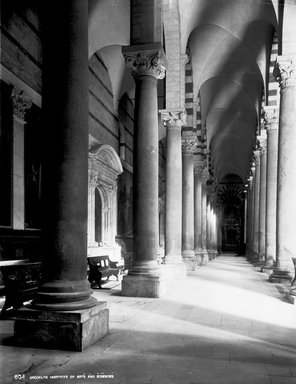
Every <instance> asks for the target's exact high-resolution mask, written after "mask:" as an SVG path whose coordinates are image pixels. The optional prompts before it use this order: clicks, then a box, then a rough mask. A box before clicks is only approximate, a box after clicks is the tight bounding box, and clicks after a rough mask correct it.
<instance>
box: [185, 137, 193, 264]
mask: <svg viewBox="0 0 296 384" xmlns="http://www.w3.org/2000/svg"><path fill="white" fill-rule="evenodd" d="M195 147H196V139H195V138H192V139H189V138H184V139H183V140H182V153H183V162H182V165H183V168H182V175H183V180H182V187H183V188H182V258H183V261H184V263H185V264H186V266H187V270H189V271H194V270H195V269H196V258H195V252H194V166H193V151H194V148H195Z"/></svg>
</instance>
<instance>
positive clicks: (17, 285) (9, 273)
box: [0, 260, 41, 319]
mask: <svg viewBox="0 0 296 384" xmlns="http://www.w3.org/2000/svg"><path fill="white" fill-rule="evenodd" d="M0 271H1V274H2V279H3V283H4V293H5V303H4V306H3V308H2V311H1V314H0V318H2V319H3V318H4V317H5V313H6V311H7V309H9V308H11V307H12V308H14V309H18V308H21V307H22V306H23V304H24V302H25V301H29V300H32V299H34V297H35V295H36V292H37V290H38V287H39V284H40V281H41V262H34V263H30V262H26V260H12V261H5V262H0Z"/></svg>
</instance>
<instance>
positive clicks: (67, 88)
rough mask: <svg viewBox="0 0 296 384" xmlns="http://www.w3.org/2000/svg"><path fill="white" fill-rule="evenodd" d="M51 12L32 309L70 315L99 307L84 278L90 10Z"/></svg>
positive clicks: (75, 5) (69, 7) (77, 3)
mask: <svg viewBox="0 0 296 384" xmlns="http://www.w3.org/2000/svg"><path fill="white" fill-rule="evenodd" d="M53 8H54V7H52V5H51V4H48V6H45V7H44V8H43V100H42V108H43V113H44V120H43V121H44V125H45V127H44V141H45V142H46V146H45V147H44V159H43V160H44V161H43V207H44V212H43V218H44V223H43V228H44V242H45V248H44V251H45V255H44V268H43V273H44V274H43V285H42V286H41V288H40V290H39V292H38V295H37V299H36V301H35V303H34V306H35V307H37V308H43V309H49V310H50V309H55V310H70V309H81V308H88V307H91V306H93V305H95V304H96V300H94V299H92V298H90V295H91V292H92V291H91V290H90V285H89V282H88V280H87V273H86V256H87V197H88V8H87V4H86V3H85V2H84V1H81V0H73V1H72V2H69V1H66V2H63V3H61V4H60V5H59V11H58V12H56V10H55V9H53ZM52 20H54V28H52ZM61 36H62V38H61ZM57 57H58V58H59V60H57ZM57 84H58V89H57ZM53 154H54V155H53Z"/></svg>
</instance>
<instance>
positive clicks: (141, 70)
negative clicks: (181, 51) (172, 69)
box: [122, 44, 167, 79]
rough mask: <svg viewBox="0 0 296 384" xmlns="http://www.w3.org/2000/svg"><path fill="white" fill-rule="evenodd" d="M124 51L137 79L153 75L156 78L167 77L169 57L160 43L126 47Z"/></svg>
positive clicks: (127, 64)
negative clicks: (167, 57)
mask: <svg viewBox="0 0 296 384" xmlns="http://www.w3.org/2000/svg"><path fill="white" fill-rule="evenodd" d="M137 48H138V49H137ZM122 53H123V56H124V59H125V63H126V66H127V67H128V68H129V69H130V71H131V74H132V76H133V77H134V78H135V79H137V78H138V77H140V76H153V77H155V78H156V79H163V78H164V77H165V70H166V67H167V59H166V57H165V54H164V52H163V49H162V47H161V45H160V44H152V45H146V46H144V47H140V46H131V47H125V48H123V50H122Z"/></svg>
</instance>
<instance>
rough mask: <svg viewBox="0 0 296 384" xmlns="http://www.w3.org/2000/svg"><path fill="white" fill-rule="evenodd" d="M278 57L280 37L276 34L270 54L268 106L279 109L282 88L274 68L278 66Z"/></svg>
mask: <svg viewBox="0 0 296 384" xmlns="http://www.w3.org/2000/svg"><path fill="white" fill-rule="evenodd" d="M277 56H278V37H277V34H276V32H274V36H273V41H272V47H271V52H270V64H269V82H268V95H267V100H266V105H269V106H275V107H279V99H280V88H279V84H278V82H277V81H276V79H275V77H274V74H273V73H274V68H275V65H276V59H277Z"/></svg>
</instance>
